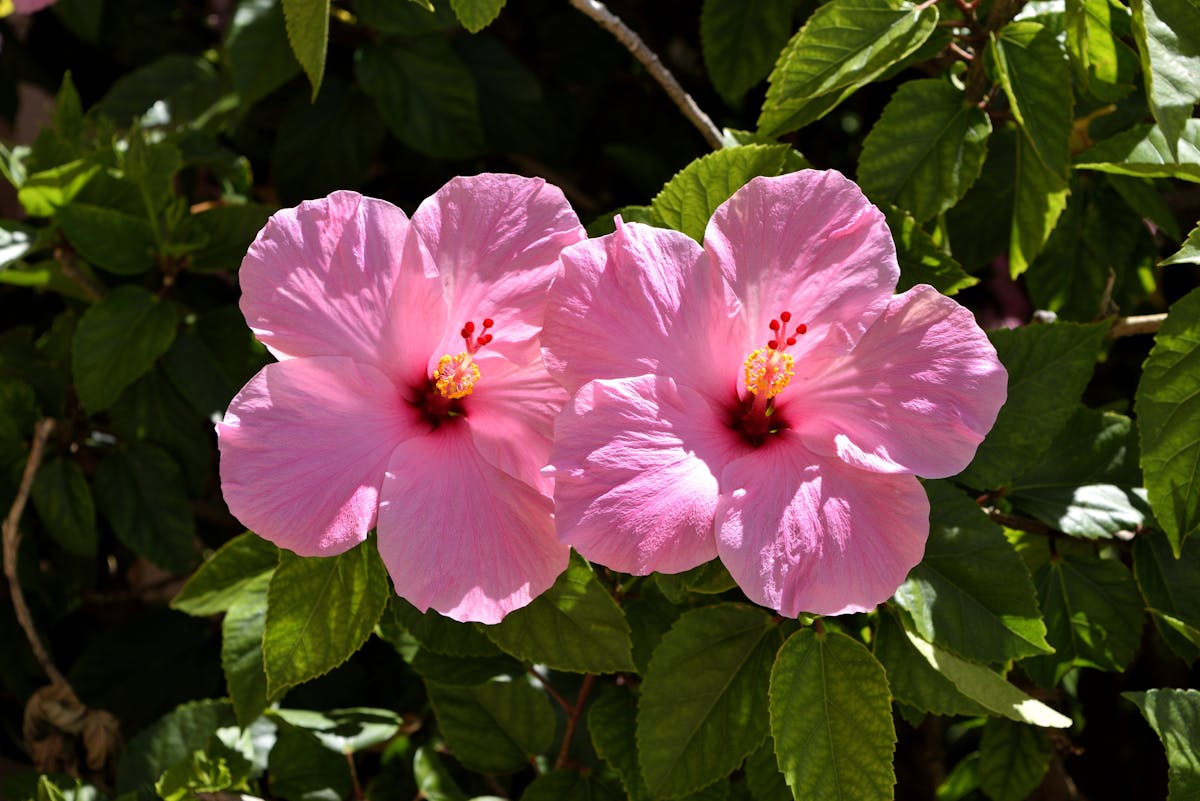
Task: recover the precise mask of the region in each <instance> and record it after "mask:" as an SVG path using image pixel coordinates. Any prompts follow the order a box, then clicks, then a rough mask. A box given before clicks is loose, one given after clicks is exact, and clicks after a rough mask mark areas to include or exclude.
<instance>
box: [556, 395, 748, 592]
mask: <svg viewBox="0 0 1200 801" xmlns="http://www.w3.org/2000/svg"><path fill="white" fill-rule="evenodd" d="M745 448H746V446H744V445H742V444H741V443H740V441H739V440H738V438H737V436H736V435H735V434H733V432H732V431H730V429H729V428H728V426H726V425H725V424H724V421H723V420H721V419H720V417H719V416H718V415H717V411H716V409H714V407H713V406H712V404H711V403H710V402H709V401H707V400H706V399H704V398H703V397H702V396H701V395H700V394H699V393H697V392H695V391H694V390H692V389H690V388H688V387H687V386H683V385H679V384H676V383H675V382H674V381H672V380H671V379H670V378H662V377H655V376H640V377H638V378H627V379H613V380H602V381H593V382H591V383H589V384H586V385H584V387H583V388H582V389H580V390H579V392H578V393H577V394H576V395H575V398H574V399H573V400H572V402H571V403H570V404H568V406H567V408H566V409H564V410H563V413H562V414H561V415H560V416H559V418H558V421H557V422H556V424H555V443H554V449H553V451H552V452H551V457H550V458H551V464H552V465H553V471H554V478H555V490H554V497H555V514H556V517H557V520H558V531H559V538H560V539H561V540H562V541H563V542H565V543H567V544H568V545H571V546H573V547H574V548H575V549H576V550H577V551H579V552H580V553H581V554H583V556H585V557H586V558H587V559H589V560H591V561H593V562H598V563H599V564H602V565H607V566H608V567H611V568H613V569H614V570H620V571H622V572H624V573H635V574H638V575H644V574H646V573H649V572H651V571H654V570H657V571H659V572H662V573H678V572H679V571H682V570H687V569H689V568H693V567H696V566H697V565H700V564H703V563H704V562H707V561H709V560H710V559H712V558H713V557H714V556H715V555H716V543H715V542H714V541H713V513H714V510H715V509H716V504H717V479H716V477H715V476H716V475H717V474H719V472H720V470H721V468H722V466H723V465H724V464H726V463H727V462H729V461H731V460H732V459H734V458H736V456H737V455H739V454H740V453H741V452H743V451H744V450H745Z"/></svg>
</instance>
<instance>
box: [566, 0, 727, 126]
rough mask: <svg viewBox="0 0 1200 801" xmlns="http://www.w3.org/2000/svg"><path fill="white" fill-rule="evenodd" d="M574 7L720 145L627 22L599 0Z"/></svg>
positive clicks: (575, 1)
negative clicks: (602, 31) (635, 60)
mask: <svg viewBox="0 0 1200 801" xmlns="http://www.w3.org/2000/svg"><path fill="white" fill-rule="evenodd" d="M570 3H571V5H573V6H574V7H575V8H577V9H578V10H580V11H582V12H583V13H584V14H586V15H587V16H589V17H591V18H592V20H594V21H595V22H596V24H598V25H599V26H600V27H601V28H604V30H606V31H608V32H609V33H611V34H612V35H613V36H615V37H616V38H617V41H619V42H620V43H621V44H622V45H624V46H625V49H626V50H628V51H629V52H630V53H631V54H632V55H633V57H634V58H636V59H637V60H638V61H640V62H641V63H642V66H644V67H645V68H646V71H647V72H649V73H650V75H652V76H653V77H654V80H656V81H658V84H659V86H661V87H662V88H663V89H664V90H665V91H666V93H667V94H668V95H669V96H670V98H671V100H673V101H675V105H676V106H678V107H679V110H680V111H682V112H683V115H684V116H685V117H687V118H688V120H689V121H690V122H691V123H692V125H695V126H696V128H697V130H699V131H700V133H701V135H702V136H703V137H704V140H705V141H706V142H708V143H709V144H710V145H711V146H712V148H713V149H714V150H720V149H721V148H722V147H723V146H724V142H723V141H722V139H721V131H720V129H719V128H717V126H716V125H715V124H714V123H713V121H712V118H711V117H709V116H708V115H707V114H705V113H704V111H703V110H702V109H701V108H700V106H699V105H697V104H696V101H695V100H693V99H692V96H691V95H689V94H688V93H687V92H686V91H684V89H683V87H682V86H680V85H679V81H677V80H675V76H674V75H672V74H671V71H670V70H668V69H667V68H666V67H665V66H664V65H663V63H662V61H660V60H659V58H658V56H657V55H656V54H655V53H654V51H653V50H651V49H650V48H649V47H647V46H646V43H645V42H644V41H642V37H640V36H638V35H637V33H635V32H634V31H633V29H631V28H630V27H629V26H628V25H626V24H625V23H624V22H623V21H622V20H621V18H620V17H618V16H617V15H616V14H614V13H612V12H611V11H609V10H608V6H606V5H604V3H601V2H600V0H570Z"/></svg>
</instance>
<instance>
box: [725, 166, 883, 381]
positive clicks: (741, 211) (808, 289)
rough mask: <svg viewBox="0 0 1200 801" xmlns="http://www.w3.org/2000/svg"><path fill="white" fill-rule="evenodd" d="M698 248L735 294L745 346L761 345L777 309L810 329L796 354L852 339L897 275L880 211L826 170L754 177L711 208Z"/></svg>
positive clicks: (859, 333) (868, 320) (875, 310)
mask: <svg viewBox="0 0 1200 801" xmlns="http://www.w3.org/2000/svg"><path fill="white" fill-rule="evenodd" d="M704 249H705V250H706V251H707V252H708V254H709V256H711V257H712V260H713V263H714V264H716V265H717V266H718V268H719V269H720V270H722V272H724V274H725V277H726V279H727V280H728V281H729V284H730V286H732V287H733V291H734V293H735V294H736V295H737V296H738V298H739V299H740V300H741V301H742V306H743V309H744V313H745V316H746V325H747V330H748V331H749V334H750V337H751V339H750V340H749V341H747V342H746V343H743V344H745V345H746V346H748V347H762V345H763V344H765V342H766V341H767V339H768V338H769V334H770V331H769V330H768V328H767V324H768V323H769V322H770V321H771V319H772V318H773V317H777V316H778V315H779V314H780V313H781V312H784V311H788V312H791V314H792V319H793V322H794V323H803V324H805V325H807V326H808V333H807V334H805V335H804V336H800V337H798V341H797V343H796V345H795V347H794V348H793V349H792V350H791V351H790V352H791V353H792V354H793V356H795V358H796V359H797V361H799V360H800V359H801V358H802V357H803V356H805V355H806V354H807V353H809V352H811V351H814V350H816V349H817V347H818V346H820V345H822V344H824V346H825V347H824V349H826V350H827V349H829V348H831V347H835V348H840V349H842V350H845V349H848V347H847V346H849V345H853V343H854V342H856V341H857V340H858V338H859V337H861V336H862V334H863V332H865V331H866V329H867V328H868V327H869V326H870V325H871V323H872V322H874V320H875V318H876V317H878V316H879V315H880V314H881V313H882V312H883V310H884V308H885V307H886V306H887V302H888V298H889V297H891V294H892V291H893V289H894V288H895V286H896V281H897V279H898V278H899V276H900V269H899V267H898V266H897V264H896V248H895V245H894V244H893V242H892V235H891V233H890V232H889V231H888V227H887V223H886V222H884V219H883V214H882V213H881V212H880V211H879V209H877V208H875V207H874V206H872V205H871V204H870V202H869V201H868V200H867V199H866V197H864V196H863V193H862V191H861V190H860V189H859V188H858V187H857V186H856V185H855V184H854V183H853V182H851V181H850V180H848V179H847V178H845V177H844V176H843V175H842V174H841V173H839V172H836V171H833V170H829V171H823V172H822V171H817V170H802V171H800V172H794V173H789V174H788V175H782V176H779V177H777V178H766V177H760V178H755V179H753V180H752V181H750V182H749V183H748V184H746V185H745V186H743V187H742V188H741V189H739V190H738V191H737V192H735V193H734V194H733V196H732V197H731V198H729V200H727V201H725V202H724V203H723V204H721V206H720V207H719V208H718V209H717V210H716V212H715V213H714V214H713V217H712V220H710V221H709V223H708V230H707V231H706V232H705V235H704ZM826 340H829V341H828V342H827V341H826Z"/></svg>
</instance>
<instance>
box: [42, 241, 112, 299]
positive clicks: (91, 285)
mask: <svg viewBox="0 0 1200 801" xmlns="http://www.w3.org/2000/svg"><path fill="white" fill-rule="evenodd" d="M54 258H55V260H57V261H58V266H59V267H60V268H61V269H62V274H63V275H65V276H66V277H67V278H69V279H71V281H72V282H73V283H74V284H75V285H76V286H78V287H79V288H80V289H82V290H83V294H85V295H87V299H88V300H90V301H92V302H93V303H96V302H98V301H100V300H101V299H103V298H104V289H103V288H102V287H101V286H100V285H99V284H97V283H96V282H95V281H94V280H92V278H91V276H89V275H87V274H85V273H84V272H83V271H82V270H80V269H79V267H78V266H77V265H76V264H75V251H74V250H72V249H71V248H70V247H69V246H65V245H64V246H61V247H57V248H55V249H54Z"/></svg>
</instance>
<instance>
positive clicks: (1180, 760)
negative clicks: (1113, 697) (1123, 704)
mask: <svg viewBox="0 0 1200 801" xmlns="http://www.w3.org/2000/svg"><path fill="white" fill-rule="evenodd" d="M1122 695H1123V696H1124V697H1125V698H1128V699H1129V700H1130V701H1132V702H1133V703H1135V704H1137V708H1138V709H1139V710H1141V713H1142V716H1143V717H1145V718H1146V722H1147V723H1149V724H1150V727H1151V728H1152V729H1154V733H1155V734H1157V735H1158V738H1159V739H1160V740H1162V743H1163V747H1164V748H1165V749H1166V751H1167V798H1168V801H1185V799H1190V798H1196V797H1198V796H1200V746H1197V741H1196V732H1198V731H1200V690H1147V691H1146V692H1144V693H1122Z"/></svg>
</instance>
